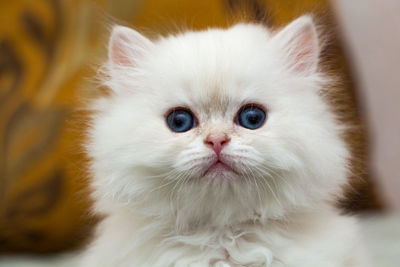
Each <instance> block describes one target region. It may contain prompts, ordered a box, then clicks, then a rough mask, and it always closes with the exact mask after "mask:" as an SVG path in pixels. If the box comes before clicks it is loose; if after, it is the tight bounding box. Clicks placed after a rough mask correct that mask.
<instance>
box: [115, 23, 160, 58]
mask: <svg viewBox="0 0 400 267" xmlns="http://www.w3.org/2000/svg"><path fill="white" fill-rule="evenodd" d="M151 45H152V42H151V41H150V40H149V39H147V38H146V37H144V36H143V35H141V34H140V33H138V32H137V31H135V30H132V29H130V28H128V27H123V26H116V27H114V29H113V31H112V34H111V38H110V43H109V47H108V53H109V59H110V60H111V62H112V63H113V64H115V65H120V66H133V65H134V64H135V61H136V60H137V59H138V57H140V56H142V55H143V54H144V53H145V52H146V50H148V49H149V48H150V46H151Z"/></svg>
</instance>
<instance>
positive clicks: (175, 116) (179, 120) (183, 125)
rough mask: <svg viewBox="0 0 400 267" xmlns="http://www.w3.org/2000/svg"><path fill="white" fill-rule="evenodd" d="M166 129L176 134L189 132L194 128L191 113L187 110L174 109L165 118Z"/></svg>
mask: <svg viewBox="0 0 400 267" xmlns="http://www.w3.org/2000/svg"><path fill="white" fill-rule="evenodd" d="M167 124H168V127H169V128H170V129H171V130H172V131H174V132H177V133H183V132H186V131H189V130H190V129H192V128H193V127H194V124H195V121H194V116H193V114H192V112H190V111H189V110H187V109H174V110H173V111H172V112H171V113H169V114H168V116H167Z"/></svg>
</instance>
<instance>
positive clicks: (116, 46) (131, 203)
mask: <svg viewBox="0 0 400 267" xmlns="http://www.w3.org/2000/svg"><path fill="white" fill-rule="evenodd" d="M319 52H320V45H319V40H318V36H317V32H316V30H315V26H314V24H313V22H312V20H311V18H310V17H308V16H303V17H301V18H299V19H297V20H295V21H294V22H292V23H291V24H289V25H288V26H286V27H285V28H284V29H282V30H280V31H278V32H271V31H269V30H268V29H266V28H265V27H263V26H261V25H253V24H238V25H236V26H234V27H231V28H229V29H227V30H221V29H210V30H206V31H202V32H186V33H184V34H180V35H176V36H169V37H167V38H160V39H159V40H157V41H150V40H148V39H147V38H145V37H144V36H142V35H140V34H139V33H138V32H136V31H134V30H131V29H129V28H126V27H121V26H116V27H115V28H114V29H113V32H112V35H111V39H110V43H109V62H108V63H107V65H106V77H105V79H104V80H105V84H106V85H107V86H108V87H109V88H110V89H111V90H112V95H111V96H109V97H107V98H104V99H101V100H99V101H97V102H96V104H95V110H96V111H97V113H96V115H95V116H94V123H93V128H92V129H91V131H90V138H91V141H90V143H89V145H88V151H89V154H90V156H91V157H92V158H93V164H92V169H93V172H94V181H93V185H94V188H95V193H96V194H95V196H96V197H97V198H98V201H99V203H100V204H99V207H100V209H103V210H104V209H105V210H106V208H105V207H106V206H108V205H110V204H111V205H114V204H121V205H126V206H127V207H131V208H132V210H135V211H136V212H142V213H146V214H148V215H154V216H159V217H162V218H164V219H165V218H172V219H175V220H176V222H177V224H178V225H179V226H185V225H189V224H193V223H200V224H201V223H209V224H212V225H226V224H231V223H237V222H241V221H247V220H258V219H260V220H263V219H266V218H270V217H279V216H282V215H284V214H285V213H287V212H289V211H293V210H296V209H300V208H310V207H311V208H312V207H316V206H318V205H321V203H324V202H326V201H329V200H332V199H333V198H334V196H335V195H337V194H339V193H340V189H341V186H342V185H343V184H344V183H345V182H346V164H347V157H348V151H347V149H346V147H345V145H344V143H343V141H342V140H341V138H340V137H339V134H340V132H339V129H338V126H337V124H336V123H335V120H334V117H333V115H332V113H331V112H330V111H329V108H328V107H327V105H326V104H325V103H324V101H323V100H322V98H321V96H320V95H321V92H322V91H323V90H324V89H326V88H325V87H326V84H327V81H326V78H324V75H322V74H321V73H320V72H319V71H318V68H317V66H318V58H319Z"/></svg>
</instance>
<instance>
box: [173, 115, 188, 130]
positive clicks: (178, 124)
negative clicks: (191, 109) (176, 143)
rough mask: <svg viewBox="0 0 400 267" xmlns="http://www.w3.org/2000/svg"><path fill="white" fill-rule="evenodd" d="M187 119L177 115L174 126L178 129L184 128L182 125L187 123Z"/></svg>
mask: <svg viewBox="0 0 400 267" xmlns="http://www.w3.org/2000/svg"><path fill="white" fill-rule="evenodd" d="M185 119H186V117H185V116H183V115H182V114H177V115H176V116H175V117H174V124H175V126H176V127H182V125H183V124H184V123H185Z"/></svg>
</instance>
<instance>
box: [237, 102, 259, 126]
mask: <svg viewBox="0 0 400 267" xmlns="http://www.w3.org/2000/svg"><path fill="white" fill-rule="evenodd" d="M265 118H266V114H265V112H264V110H262V109H261V108H259V107H257V106H254V105H249V106H245V107H244V108H242V109H241V110H240V112H239V115H238V117H237V123H238V124H239V125H240V126H242V127H244V128H247V129H250V130H255V129H257V128H260V127H261V126H262V125H263V124H264V121H265Z"/></svg>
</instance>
